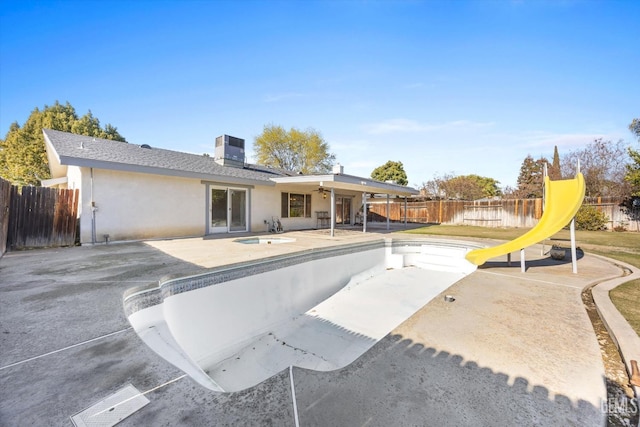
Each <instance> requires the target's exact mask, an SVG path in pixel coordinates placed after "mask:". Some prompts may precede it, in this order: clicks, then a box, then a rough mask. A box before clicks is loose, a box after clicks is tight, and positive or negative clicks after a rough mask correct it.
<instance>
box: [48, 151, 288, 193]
mask: <svg viewBox="0 0 640 427" xmlns="http://www.w3.org/2000/svg"><path fill="white" fill-rule="evenodd" d="M60 162H61V164H63V165H73V166H78V167H87V168H96V169H107V170H116V171H121V172H133V173H146V174H153V175H163V176H173V177H180V178H194V179H200V180H205V181H217V182H224V183H229V184H240V185H264V186H269V187H272V186H274V185H275V183H274V182H273V181H271V180H266V179H265V180H258V179H249V178H241V177H235V176H228V175H219V174H213V173H201V172H191V171H184V170H179V169H167V168H162V167H153V166H139V165H132V164H127V163H118V162H107V161H103V160H92V159H82V158H78V157H69V156H60Z"/></svg>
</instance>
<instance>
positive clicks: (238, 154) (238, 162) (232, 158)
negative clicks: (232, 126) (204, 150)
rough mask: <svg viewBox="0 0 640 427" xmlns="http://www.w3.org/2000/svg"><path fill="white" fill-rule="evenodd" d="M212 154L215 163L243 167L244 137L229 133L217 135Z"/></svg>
mask: <svg viewBox="0 0 640 427" xmlns="http://www.w3.org/2000/svg"><path fill="white" fill-rule="evenodd" d="M213 156H214V157H213V159H214V160H215V161H216V163H218V164H220V165H223V166H233V167H237V168H242V167H244V139H241V138H236V137H235V136H230V135H221V136H219V137H217V138H216V148H215V151H214V154H213Z"/></svg>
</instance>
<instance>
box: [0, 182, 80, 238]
mask: <svg viewBox="0 0 640 427" xmlns="http://www.w3.org/2000/svg"><path fill="white" fill-rule="evenodd" d="M9 201H10V203H9V225H8V233H7V236H8V238H7V249H9V250H16V249H24V248H36V247H50V246H72V245H74V244H75V240H76V225H77V221H78V220H77V216H78V202H79V191H78V190H64V189H61V190H59V189H55V188H45V187H22V188H21V187H17V186H12V187H11V195H10V199H9Z"/></svg>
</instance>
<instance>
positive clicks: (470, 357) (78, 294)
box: [0, 231, 622, 426]
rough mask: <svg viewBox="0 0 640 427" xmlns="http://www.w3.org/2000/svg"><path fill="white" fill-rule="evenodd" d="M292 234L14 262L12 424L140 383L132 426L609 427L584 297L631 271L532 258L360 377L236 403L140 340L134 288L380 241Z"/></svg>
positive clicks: (271, 386) (383, 350)
mask: <svg viewBox="0 0 640 427" xmlns="http://www.w3.org/2000/svg"><path fill="white" fill-rule="evenodd" d="M285 236H286V237H294V238H296V241H295V242H293V243H287V244H278V245H242V244H238V243H235V242H233V239H229V238H224V239H222V238H216V239H202V238H198V239H181V240H166V241H153V242H146V243H143V242H140V243H127V244H109V245H100V246H83V247H74V248H61V249H47V250H34V251H25V252H14V253H8V254H5V256H4V257H3V258H2V259H0V331H1V333H0V425H7V426H23V425H24V426H27V425H28V426H30V425H43V424H46V425H60V426H63V425H64V426H68V425H71V421H70V418H69V417H70V416H72V415H74V414H76V413H78V412H80V411H82V410H84V409H85V408H87V407H89V406H91V405H93V404H94V403H96V402H98V401H100V400H102V399H104V398H106V397H108V396H109V395H111V394H112V393H114V392H115V391H117V390H118V389H120V388H122V387H123V386H125V385H126V384H129V383H130V384H133V385H134V386H135V387H137V388H138V390H140V391H143V392H146V394H145V395H146V397H147V398H148V399H149V400H150V403H149V404H148V405H147V406H145V407H144V408H143V409H141V410H140V411H138V412H136V413H135V414H133V415H132V416H130V417H128V418H126V419H125V420H124V421H122V423H121V424H120V425H124V426H129V425H131V426H141V425H154V426H164V425H166V426H169V425H172V426H173V425H234V426H236V425H278V426H286V425H290V426H294V425H296V418H297V421H298V422H299V425H300V426H319V425H322V426H324V425H339V426H362V425H367V426H389V425H457V426H458V425H580V426H601V425H604V424H605V421H606V414H603V413H602V411H601V409H600V408H601V403H602V401H603V400H605V399H606V389H605V382H604V368H603V364H602V359H601V355H600V351H599V347H598V343H597V342H596V338H595V335H594V333H593V329H592V326H591V324H590V322H589V319H588V317H587V315H586V313H585V310H584V308H583V305H582V302H581V299H580V293H581V291H582V289H583V288H584V287H585V286H587V285H590V284H593V283H595V282H601V281H604V280H607V279H610V278H614V277H618V276H620V275H621V273H622V271H621V269H620V268H619V267H616V266H614V265H613V264H611V263H610V262H608V261H607V260H605V259H602V258H600V257H593V256H589V255H588V254H587V255H585V256H583V257H582V258H581V259H580V260H579V262H578V269H579V274H578V275H573V274H572V273H571V263H570V262H568V263H566V262H558V261H553V260H551V259H549V258H547V257H546V256H542V255H541V253H540V248H538V247H533V248H530V249H528V250H527V259H529V260H531V261H530V262H529V263H528V270H527V272H526V273H525V274H523V273H521V272H520V265H519V262H518V256H517V255H515V256H514V263H513V265H512V266H511V267H508V266H507V265H506V258H505V259H504V260H501V259H497V260H494V261H492V262H489V263H487V264H486V265H485V266H484V268H481V269H479V270H478V271H476V272H474V273H472V274H471V275H469V276H467V277H466V278H464V279H463V280H461V281H460V282H458V283H456V284H454V285H453V286H452V287H450V288H449V289H448V290H447V291H446V293H447V294H452V295H454V296H455V298H456V300H455V301H454V302H452V303H448V302H445V301H444V300H443V298H441V297H437V298H435V299H434V300H433V301H431V302H430V303H429V304H427V305H426V306H424V307H423V308H422V309H421V310H420V311H418V312H417V313H416V314H415V315H414V316H412V317H411V318H410V319H408V320H407V321H406V322H404V323H403V324H402V325H400V326H399V327H398V328H396V329H395V330H394V331H393V332H392V333H390V334H389V335H387V336H386V337H385V338H383V339H382V340H381V341H380V342H378V343H377V344H376V345H375V346H374V347H373V348H371V349H370V350H369V351H368V352H367V353H365V354H364V355H363V356H361V357H360V358H359V359H358V360H356V361H355V362H354V363H352V364H351V365H349V366H347V367H345V368H343V369H340V370H337V371H331V372H316V371H310V370H305V369H301V368H296V367H294V368H292V369H285V370H283V371H282V372H280V373H279V374H278V375H276V376H274V377H272V378H271V379H269V380H268V381H266V382H264V383H261V384H259V385H258V386H256V387H254V388H251V389H248V390H245V391H241V392H237V393H222V394H221V393H215V392H211V391H209V390H206V389H204V388H202V387H201V386H199V385H197V384H196V383H194V382H193V381H191V380H190V379H189V378H188V377H184V376H183V373H182V372H181V371H179V370H177V369H176V368H174V367H173V366H172V365H170V364H168V363H167V362H165V361H164V360H163V359H161V358H160V357H159V356H157V355H156V354H155V353H153V352H152V351H151V350H150V349H148V348H147V347H146V346H145V345H144V344H143V343H142V341H141V340H140V339H139V338H138V337H137V336H136V334H135V332H133V330H132V329H131V328H130V325H129V324H128V322H127V320H126V318H125V317H124V313H123V309H122V295H123V293H124V291H125V290H126V289H128V288H131V287H133V286H136V285H143V284H147V283H152V282H157V280H158V279H159V278H160V277H162V276H164V275H168V274H193V273H198V272H203V271H204V270H205V269H206V268H209V267H213V266H215V265H221V264H226V263H229V262H238V261H244V260H249V259H254V258H260V257H264V256H269V255H276V254H280V253H286V252H289V251H296V250H303V249H310V248H314V247H321V246H328V245H333V244H336V243H344V242H346V241H354V240H361V239H372V238H380V237H381V235H380V234H377V233H368V234H366V235H364V234H362V233H358V232H349V231H341V232H339V233H338V235H337V236H336V237H335V238H330V237H329V236H328V235H327V234H326V232H324V231H317V232H292V233H286V234H285ZM400 237H405V238H406V237H407V235H401V236H400ZM234 238H237V236H234ZM427 239H428V237H427ZM436 240H440V239H436ZM294 396H295V397H294ZM294 405H295V409H294Z"/></svg>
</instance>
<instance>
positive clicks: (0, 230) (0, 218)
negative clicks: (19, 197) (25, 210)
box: [0, 178, 11, 257]
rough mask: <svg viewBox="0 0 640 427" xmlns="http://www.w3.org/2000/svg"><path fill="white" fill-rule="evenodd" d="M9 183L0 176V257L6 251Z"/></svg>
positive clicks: (9, 195) (9, 196)
mask: <svg viewBox="0 0 640 427" xmlns="http://www.w3.org/2000/svg"><path fill="white" fill-rule="evenodd" d="M10 198H11V183H10V182H9V181H5V180H4V179H2V178H0V257H2V255H4V253H5V252H6V251H7V232H8V230H9V199H10Z"/></svg>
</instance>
